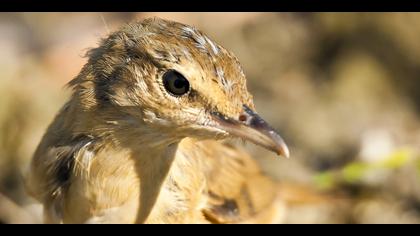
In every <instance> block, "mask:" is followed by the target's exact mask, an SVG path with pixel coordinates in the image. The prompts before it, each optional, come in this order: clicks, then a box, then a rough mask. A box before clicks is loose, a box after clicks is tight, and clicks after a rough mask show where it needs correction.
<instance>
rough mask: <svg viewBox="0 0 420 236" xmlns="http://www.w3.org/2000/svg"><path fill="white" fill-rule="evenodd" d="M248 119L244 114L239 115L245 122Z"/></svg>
mask: <svg viewBox="0 0 420 236" xmlns="http://www.w3.org/2000/svg"><path fill="white" fill-rule="evenodd" d="M246 120H247V116H246V115H244V114H241V115H239V121H241V122H245V121H246Z"/></svg>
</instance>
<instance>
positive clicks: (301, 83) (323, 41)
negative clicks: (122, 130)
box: [0, 13, 420, 223]
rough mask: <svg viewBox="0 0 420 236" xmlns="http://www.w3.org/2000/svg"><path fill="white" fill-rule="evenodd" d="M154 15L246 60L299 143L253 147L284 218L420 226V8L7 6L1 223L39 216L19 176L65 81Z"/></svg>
mask: <svg viewBox="0 0 420 236" xmlns="http://www.w3.org/2000/svg"><path fill="white" fill-rule="evenodd" d="M152 16H158V17H162V18H166V19H172V20H175V21H180V22H183V23H186V24H192V25H194V26H196V27H197V28H199V29H201V30H202V31H204V32H205V33H207V34H208V35H209V36H210V37H211V38H212V39H214V40H215V41H217V42H218V43H220V44H221V45H223V46H224V47H225V48H228V49H230V50H231V51H233V52H234V53H235V54H236V56H237V57H238V58H239V60H240V61H241V62H242V65H243V67H244V70H245V73H246V75H247V77H248V87H249V90H250V91H251V93H253V94H254V97H255V103H256V107H257V110H258V112H259V113H260V114H261V115H262V116H263V117H264V118H265V119H266V120H268V121H269V123H271V124H272V125H273V126H274V127H275V128H276V129H277V130H279V131H280V132H281V134H282V136H283V137H284V138H285V140H286V142H287V143H288V144H289V147H290V149H291V158H290V159H288V160H286V159H280V158H278V157H277V156H275V155H274V154H272V153H270V152H268V151H265V150H263V149H262V148H259V147H256V146H254V145H252V144H246V145H245V146H246V148H247V149H248V150H249V151H250V152H252V153H253V155H254V156H255V157H256V159H257V161H259V162H260V163H261V164H262V166H263V169H264V171H265V172H266V173H267V174H269V175H270V176H272V177H273V178H275V179H276V180H278V181H279V182H280V184H281V186H282V188H283V189H284V190H283V197H284V198H285V199H286V200H287V201H288V203H289V204H288V208H287V211H286V212H285V215H284V222H285V223H420V14H415V13H13V14H12V13H0V223H41V222H42V217H41V208H40V206H39V205H38V204H37V203H36V202H35V201H34V200H33V199H32V198H30V197H29V196H28V195H27V194H26V193H25V190H24V186H23V182H22V179H23V176H24V173H25V171H26V169H27V168H28V164H29V162H30V159H31V155H32V153H33V152H34V150H35V148H36V146H37V144H38V142H39V141H40V139H41V136H42V135H43V132H44V131H45V129H46V127H47V126H48V124H49V123H50V122H51V121H52V119H53V117H54V115H55V114H56V112H57V111H58V110H59V108H60V107H61V106H62V105H63V104H64V102H65V101H66V99H67V98H68V95H69V92H68V91H66V89H65V88H64V85H65V84H66V83H67V82H68V81H70V80H71V79H72V78H73V77H75V76H76V75H77V74H78V72H79V70H80V69H81V67H82V66H83V64H84V63H85V62H86V58H84V57H83V55H84V54H85V52H86V50H87V49H88V48H90V47H95V46H96V45H97V42H98V41H99V39H100V38H101V37H105V36H106V35H107V34H108V33H109V32H111V31H113V30H116V29H118V28H119V27H120V26H121V25H123V24H125V23H128V22H130V21H132V20H138V19H142V18H145V17H152ZM238 145H243V144H240V143H238Z"/></svg>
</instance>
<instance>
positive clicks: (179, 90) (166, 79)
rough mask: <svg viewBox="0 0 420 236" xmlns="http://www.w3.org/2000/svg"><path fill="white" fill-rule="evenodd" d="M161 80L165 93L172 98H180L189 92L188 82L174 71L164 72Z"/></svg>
mask: <svg viewBox="0 0 420 236" xmlns="http://www.w3.org/2000/svg"><path fill="white" fill-rule="evenodd" d="M162 80H163V86H164V87H165V89H166V91H168V92H169V93H170V94H171V95H173V96H182V95H184V94H186V93H188V92H189V91H190V82H188V80H187V79H186V78H185V77H184V76H183V75H182V74H181V73H179V72H178V71H176V70H168V71H167V72H165V73H164V74H163V76H162Z"/></svg>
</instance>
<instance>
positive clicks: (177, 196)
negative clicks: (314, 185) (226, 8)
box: [25, 17, 290, 224]
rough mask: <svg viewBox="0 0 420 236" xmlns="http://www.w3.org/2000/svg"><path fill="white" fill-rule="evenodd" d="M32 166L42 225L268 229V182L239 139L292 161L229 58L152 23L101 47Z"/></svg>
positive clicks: (271, 193) (271, 187)
mask: <svg viewBox="0 0 420 236" xmlns="http://www.w3.org/2000/svg"><path fill="white" fill-rule="evenodd" d="M86 57H87V62H86V64H85V65H84V66H83V67H82V69H81V71H80V73H79V74H78V75H77V76H76V77H75V78H74V79H72V80H71V81H70V82H69V83H68V87H69V89H70V90H71V95H70V98H69V99H68V101H67V102H66V103H65V104H64V105H63V107H62V108H61V109H60V111H59V112H58V114H57V115H56V117H55V118H54V120H53V121H52V123H51V124H50V125H49V127H48V128H47V130H46V132H45V134H44V136H43V137H42V139H41V141H40V143H39V145H38V147H37V148H36V150H35V152H34V155H33V158H32V159H31V163H30V167H29V171H28V174H27V176H26V179H25V180H26V181H25V185H26V188H27V191H28V193H29V194H30V195H31V196H33V197H34V198H35V199H37V200H38V201H39V202H40V203H41V204H42V205H43V209H44V211H43V212H44V213H43V214H44V215H43V217H44V222H45V223H94V224H96V223H98V224H100V223H111V224H114V223H116V224H131V223H140V224H143V223H149V224H166V223H174V224H191V223H194V224H207V223H276V222H278V220H279V219H280V218H281V216H282V214H283V213H282V211H283V210H282V209H283V208H284V204H283V203H282V202H281V201H280V200H279V198H278V191H277V189H276V182H275V181H274V180H272V179H271V178H270V177H268V176H267V175H266V174H264V172H263V171H262V169H261V167H260V166H259V165H258V164H257V162H256V160H254V159H253V158H252V157H251V156H250V155H249V154H248V153H247V152H246V151H244V150H242V149H240V148H238V147H235V146H234V145H233V144H231V143H228V142H224V140H229V139H242V140H245V141H249V142H252V143H255V144H257V145H259V146H262V147H263V148H265V149H268V150H270V151H273V152H274V153H276V154H278V155H280V156H283V157H289V155H290V154H289V149H288V147H287V145H286V143H285V142H284V140H283V139H282V137H281V136H280V135H279V134H278V132H277V131H275V130H274V129H273V128H272V127H271V126H270V125H269V124H268V123H267V122H266V121H265V120H264V119H263V118H261V117H260V116H259V115H258V113H257V112H256V110H255V106H254V103H253V97H252V95H251V94H250V93H249V92H248V89H247V85H246V77H245V73H244V70H243V68H242V66H241V64H240V62H239V60H238V59H237V57H236V56H235V55H234V54H233V53H232V52H231V51H229V50H227V49H225V48H224V47H222V46H221V45H219V44H218V43H216V42H215V41H213V40H211V39H210V38H209V37H208V36H207V35H206V34H204V33H203V32H202V31H200V30H199V29H197V28H195V27H194V26H190V25H186V24H183V23H179V22H175V21H171V20H165V19H160V18H157V17H154V18H147V19H143V20H137V21H134V22H132V23H128V24H126V25H124V26H122V27H121V28H120V29H118V30H116V31H114V32H111V33H110V34H109V35H107V36H106V37H104V38H103V39H101V41H100V42H99V45H98V46H97V47H95V48H91V49H89V50H88V52H87V53H86Z"/></svg>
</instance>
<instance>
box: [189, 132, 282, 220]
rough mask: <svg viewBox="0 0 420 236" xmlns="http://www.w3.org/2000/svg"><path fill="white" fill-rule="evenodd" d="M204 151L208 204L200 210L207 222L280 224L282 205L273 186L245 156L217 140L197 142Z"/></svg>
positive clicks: (255, 164)
mask: <svg viewBox="0 0 420 236" xmlns="http://www.w3.org/2000/svg"><path fill="white" fill-rule="evenodd" d="M195 147H196V148H195V149H196V150H197V148H199V149H200V151H201V152H204V153H203V154H202V155H200V156H201V157H202V160H203V162H204V164H203V166H204V167H203V168H204V170H205V171H204V172H205V175H206V179H207V180H206V182H207V183H206V185H207V189H206V195H207V196H206V197H207V201H206V202H207V204H206V206H205V207H204V208H203V209H202V212H203V214H204V217H205V218H206V220H207V221H209V222H210V223H279V222H280V221H281V218H282V216H283V215H284V206H283V203H282V201H280V200H279V198H278V196H277V192H278V190H277V187H276V184H275V183H274V182H273V181H272V180H271V179H269V178H268V177H267V176H265V175H264V174H263V173H262V172H261V170H260V168H259V166H258V164H257V163H256V162H255V160H253V159H252V158H251V157H250V156H249V155H248V154H246V153H245V152H243V151H240V150H238V149H236V148H235V147H233V146H230V145H227V144H223V143H220V142H216V141H211V140H208V141H200V142H197V144H195Z"/></svg>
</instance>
